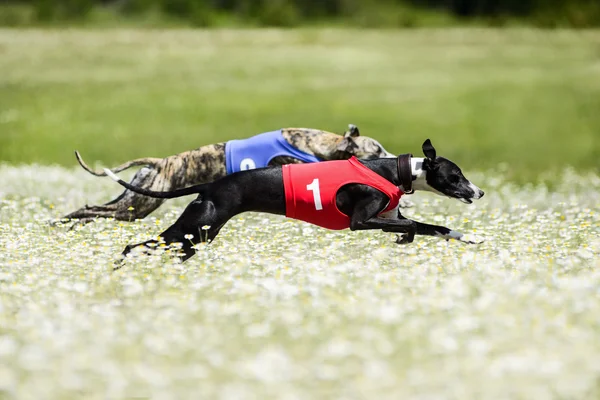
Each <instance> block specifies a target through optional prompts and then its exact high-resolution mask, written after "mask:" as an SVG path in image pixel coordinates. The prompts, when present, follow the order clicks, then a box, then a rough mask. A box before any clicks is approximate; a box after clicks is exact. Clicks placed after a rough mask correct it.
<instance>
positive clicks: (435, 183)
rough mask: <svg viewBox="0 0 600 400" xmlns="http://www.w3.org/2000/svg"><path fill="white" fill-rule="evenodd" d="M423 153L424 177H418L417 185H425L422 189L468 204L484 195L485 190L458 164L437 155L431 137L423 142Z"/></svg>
mask: <svg viewBox="0 0 600 400" xmlns="http://www.w3.org/2000/svg"><path fill="white" fill-rule="evenodd" d="M423 154H425V158H424V159H423V162H422V165H421V168H420V169H421V170H422V172H421V175H422V177H421V179H419V176H418V177H417V181H415V183H414V185H415V186H418V185H425V187H421V189H424V190H428V191H431V192H435V193H438V194H441V195H444V196H447V197H451V198H453V199H458V200H460V201H462V202H463V203H467V204H471V203H472V202H473V200H474V199H479V198H481V197H483V195H484V193H483V190H481V189H479V188H478V187H477V186H475V185H474V184H472V183H471V182H470V181H469V180H468V179H467V178H465V176H464V175H463V173H462V171H461V170H460V168H459V167H458V165H456V164H454V163H453V162H452V161H450V160H448V159H446V158H444V157H437V155H436V151H435V148H434V147H433V145H432V144H431V141H430V140H429V139H427V140H426V141H425V142H424V143H423ZM416 169H417V170H418V169H419V168H418V167H417V168H416ZM418 181H421V182H418Z"/></svg>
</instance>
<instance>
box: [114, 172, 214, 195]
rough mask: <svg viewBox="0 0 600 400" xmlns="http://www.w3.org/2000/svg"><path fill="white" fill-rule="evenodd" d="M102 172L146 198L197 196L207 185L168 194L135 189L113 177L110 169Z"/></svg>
mask: <svg viewBox="0 0 600 400" xmlns="http://www.w3.org/2000/svg"><path fill="white" fill-rule="evenodd" d="M104 172H105V173H106V175H108V176H109V177H110V178H111V179H112V180H113V181H115V182H117V183H118V184H119V185H121V186H123V187H125V188H127V189H129V190H131V191H132V192H136V193H139V194H143V195H144V196H148V197H156V198H159V199H174V198H176V197H182V196H187V195H190V194H198V193H202V191H203V190H202V189H205V188H206V186H207V184H200V185H194V186H190V187H187V188H183V189H177V190H172V191H170V192H155V191H154V190H148V189H144V188H141V187H137V186H134V185H132V184H131V183H127V182H125V181H124V180H122V179H121V178H119V177H118V176H117V175H115V174H114V173H113V172H112V171H111V170H110V169H108V168H104Z"/></svg>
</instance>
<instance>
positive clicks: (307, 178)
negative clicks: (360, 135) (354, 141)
mask: <svg viewBox="0 0 600 400" xmlns="http://www.w3.org/2000/svg"><path fill="white" fill-rule="evenodd" d="M282 170H283V187H284V188H285V216H286V217H288V218H294V219H299V220H301V221H306V222H310V223H311V224H314V225H318V226H321V227H323V228H327V229H332V230H341V229H346V228H349V227H350V217H348V216H347V215H346V214H344V213H342V212H341V211H340V210H339V209H338V208H337V204H336V201H335V198H336V195H337V192H338V190H339V189H340V188H341V187H342V186H344V185H348V184H351V183H358V184H361V185H367V186H371V187H372V188H375V189H377V190H379V191H380V192H382V193H384V194H385V195H387V196H388V197H389V199H390V202H389V203H388V205H387V207H386V208H385V209H384V210H382V211H381V212H380V213H379V214H382V213H384V212H386V211H389V210H392V209H394V208H396V207H398V203H399V202H400V197H401V196H402V195H403V194H404V193H403V192H402V191H401V190H400V189H399V188H398V187H397V186H395V185H394V184H393V183H391V182H390V181H388V180H387V179H385V178H384V177H382V176H381V175H379V174H377V173H375V172H373V171H371V170H370V169H369V168H367V167H365V166H364V165H362V164H361V163H360V162H359V161H358V159H357V158H356V157H352V158H350V159H349V160H342V161H322V162H318V163H312V164H289V165H284V166H283V167H282Z"/></svg>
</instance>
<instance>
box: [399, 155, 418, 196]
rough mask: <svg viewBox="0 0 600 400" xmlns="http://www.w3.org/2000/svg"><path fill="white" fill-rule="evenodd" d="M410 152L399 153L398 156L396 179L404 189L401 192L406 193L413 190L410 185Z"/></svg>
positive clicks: (410, 192)
mask: <svg viewBox="0 0 600 400" xmlns="http://www.w3.org/2000/svg"><path fill="white" fill-rule="evenodd" d="M411 158H412V154H410V153H408V154H400V155H399V156H398V179H399V180H400V185H402V188H403V189H404V190H403V192H404V193H406V194H412V193H413V192H414V190H413V187H412V166H411V162H410V159H411Z"/></svg>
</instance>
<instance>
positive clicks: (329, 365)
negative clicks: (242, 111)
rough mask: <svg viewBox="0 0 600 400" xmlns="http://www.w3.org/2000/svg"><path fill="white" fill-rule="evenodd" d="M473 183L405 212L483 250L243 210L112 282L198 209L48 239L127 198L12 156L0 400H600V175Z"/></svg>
mask: <svg viewBox="0 0 600 400" xmlns="http://www.w3.org/2000/svg"><path fill="white" fill-rule="evenodd" d="M468 178H470V179H471V180H472V181H473V182H474V183H476V184H477V185H480V186H482V187H486V188H488V190H487V194H486V196H485V197H484V198H483V199H481V200H479V201H477V202H476V203H474V204H472V205H465V204H462V203H459V202H458V201H455V200H450V199H442V198H440V197H436V196H434V195H432V194H423V193H416V194H415V195H412V196H411V199H412V200H413V201H414V202H415V203H416V207H415V208H412V209H408V210H405V211H404V214H405V215H407V216H410V217H412V218H414V219H416V220H419V221H423V222H430V223H435V224H441V225H445V226H448V227H451V228H454V229H458V230H460V231H463V232H465V233H470V234H473V233H475V234H477V235H480V236H482V237H483V238H485V239H486V241H485V242H484V243H482V244H481V245H471V246H469V245H464V244H462V243H457V242H454V241H450V242H446V241H444V240H439V239H435V238H423V237H417V238H416V239H415V242H414V243H413V244H411V245H404V246H399V245H396V244H394V243H393V241H394V235H393V234H387V233H382V232H377V231H362V232H348V231H336V232H334V231H327V230H324V229H320V228H317V227H314V226H311V225H309V224H306V223H302V222H299V221H289V220H286V219H285V218H283V217H276V216H269V215H266V214H256V213H248V214H242V215H239V216H237V217H235V218H233V220H232V221H230V222H229V223H228V224H226V225H225V226H224V227H223V229H222V231H221V233H220V235H219V236H218V237H217V238H216V240H215V241H214V242H213V243H212V244H210V245H201V246H199V253H198V254H197V255H195V256H194V257H193V258H191V259H190V260H188V262H186V263H184V264H178V263H175V262H172V261H169V259H168V258H167V257H165V256H164V255H162V256H161V255H154V256H151V257H142V258H137V259H132V260H130V261H129V262H128V263H127V265H126V266H125V267H124V268H123V269H121V270H119V271H117V272H112V271H111V269H112V262H113V260H114V259H115V258H116V257H117V255H118V254H119V253H120V252H121V251H122V249H123V248H124V247H125V245H127V244H129V243H136V242H139V241H142V240H146V239H148V238H151V237H154V235H156V234H158V233H159V232H161V231H163V230H164V229H165V228H166V227H168V226H169V225H170V224H171V223H172V222H173V221H174V220H175V219H176V218H177V216H178V215H179V213H180V212H181V205H183V204H185V199H178V201H176V202H172V201H171V202H168V203H166V204H165V205H164V206H163V207H161V208H160V209H159V210H158V211H157V212H156V213H154V214H152V216H151V217H149V218H146V219H144V220H141V221H136V222H135V223H119V222H115V221H110V220H104V221H97V222H94V223H91V224H88V225H86V226H84V227H80V228H77V229H75V230H71V231H69V230H68V229H67V228H68V226H64V227H55V228H51V227H50V226H48V225H47V224H46V223H45V222H46V221H48V220H50V219H53V218H57V217H60V216H62V215H64V214H66V213H68V212H70V211H72V210H73V209H75V208H78V207H80V206H81V205H82V204H84V203H86V202H87V203H89V204H95V203H98V202H102V201H106V200H109V199H110V198H112V197H114V196H115V195H116V194H117V193H119V192H120V188H119V187H118V185H117V184H116V183H114V182H112V181H111V180H110V179H101V178H95V177H93V176H90V175H89V174H87V173H86V172H85V171H83V170H81V169H80V168H72V169H68V170H67V169H64V168H62V167H50V166H20V167H12V166H7V165H3V166H2V165H0V182H2V185H1V187H0V248H1V249H2V251H0V398H19V399H47V400H52V399H60V400H64V399H67V400H68V399H81V398H86V399H107V398H110V399H129V398H177V399H197V398H206V399H270V398H274V399H275V398H276V399H325V398H327V399H329V398H347V399H417V398H418V399H422V398H429V399H461V400H462V399H582V400H584V399H585V400H587V399H597V398H598V397H599V396H600V387H599V386H598V382H600V365H599V364H598V360H599V357H600V341H599V340H597V338H598V335H600V318H599V316H600V301H599V298H598V297H599V292H598V288H599V287H600V236H599V235H600V230H599V227H600V214H599V213H598V211H599V210H600V178H599V176H598V175H589V176H582V175H577V174H573V173H572V172H569V173H568V174H566V175H565V176H562V175H561V176H557V177H556V183H557V185H556V188H555V190H554V191H552V192H548V191H547V189H546V188H545V187H543V186H539V187H534V186H531V185H529V186H527V185H525V186H522V187H517V186H516V185H513V184H507V183H506V182H503V180H502V177H501V176H497V175H493V174H468Z"/></svg>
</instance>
